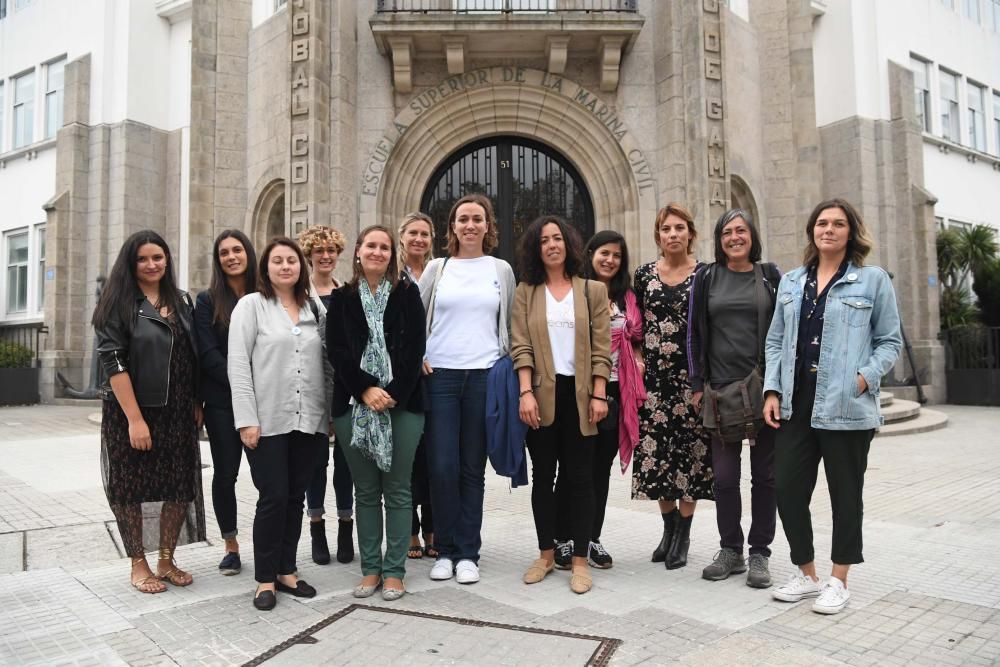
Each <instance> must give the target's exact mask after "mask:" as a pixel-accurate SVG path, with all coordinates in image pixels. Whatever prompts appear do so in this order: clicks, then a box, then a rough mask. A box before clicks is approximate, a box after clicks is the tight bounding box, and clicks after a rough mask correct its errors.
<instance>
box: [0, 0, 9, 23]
mask: <svg viewBox="0 0 1000 667" xmlns="http://www.w3.org/2000/svg"><path fill="white" fill-rule="evenodd" d="M6 16H7V0H0V19H2V18H5V17H6Z"/></svg>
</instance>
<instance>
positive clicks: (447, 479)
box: [424, 368, 489, 563]
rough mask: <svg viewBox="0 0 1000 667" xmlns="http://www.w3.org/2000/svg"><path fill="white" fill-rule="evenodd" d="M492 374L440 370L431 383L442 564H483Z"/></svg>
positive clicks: (430, 446)
mask: <svg viewBox="0 0 1000 667" xmlns="http://www.w3.org/2000/svg"><path fill="white" fill-rule="evenodd" d="M488 373H489V370H488V369H476V370H453V369H448V368H435V369H434V372H433V373H431V374H430V375H428V376H426V378H425V384H424V387H425V390H426V392H427V409H426V412H425V414H426V417H427V426H426V430H425V434H426V437H425V439H424V440H425V442H424V444H425V446H426V448H427V468H428V472H429V474H430V490H431V506H432V508H433V509H434V546H435V547H436V548H437V550H438V552H439V553H440V556H439V557H440V558H451V559H452V560H471V561H472V562H474V563H478V562H479V548H480V547H481V546H482V539H481V537H480V534H479V532H480V530H481V529H482V527H483V491H484V488H485V480H486V377H487V375H488Z"/></svg>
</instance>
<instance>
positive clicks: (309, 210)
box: [285, 0, 339, 236]
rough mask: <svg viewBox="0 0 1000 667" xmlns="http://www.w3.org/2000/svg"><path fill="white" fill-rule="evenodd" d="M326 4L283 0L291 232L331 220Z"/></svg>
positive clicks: (320, 0)
mask: <svg viewBox="0 0 1000 667" xmlns="http://www.w3.org/2000/svg"><path fill="white" fill-rule="evenodd" d="M330 4H331V3H328V2H326V1H325V0H291V1H290V2H289V3H288V20H289V22H290V23H289V33H290V36H291V45H290V49H289V83H290V87H291V90H290V100H291V103H290V108H289V113H290V114H291V136H290V137H289V141H288V148H289V174H288V181H287V183H288V189H287V192H288V195H287V196H286V197H285V206H286V207H287V209H288V216H287V219H288V224H289V232H290V233H291V234H292V235H293V236H296V235H298V233H299V232H301V231H302V230H303V229H305V228H306V227H309V226H311V225H317V224H322V225H328V224H330V223H331V216H330V157H331V154H330V103H331V97H330V45H329V44H327V43H326V40H327V39H328V38H329V35H330V29H329V26H330V11H331V10H330ZM338 4H339V3H338Z"/></svg>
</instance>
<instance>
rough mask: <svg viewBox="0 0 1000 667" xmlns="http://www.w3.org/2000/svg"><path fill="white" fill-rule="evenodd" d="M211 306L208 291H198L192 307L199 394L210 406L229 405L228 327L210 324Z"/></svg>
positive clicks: (225, 407) (230, 399)
mask: <svg viewBox="0 0 1000 667" xmlns="http://www.w3.org/2000/svg"><path fill="white" fill-rule="evenodd" d="M214 310H215V306H214V304H213V302H212V295H211V294H210V293H209V292H208V290H205V291H204V292H202V293H201V294H199V295H198V300H197V302H196V304H195V308H194V333H195V337H196V338H197V339H198V361H199V362H200V367H201V398H202V399H203V400H204V401H205V405H208V406H211V407H213V408H223V409H227V410H232V409H233V396H232V393H231V392H230V389H229V373H228V372H227V370H226V364H227V360H228V359H229V327H228V326H223V325H221V324H213V323H212V316H213V313H214Z"/></svg>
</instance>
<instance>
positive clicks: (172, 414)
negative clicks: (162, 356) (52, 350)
mask: <svg viewBox="0 0 1000 667" xmlns="http://www.w3.org/2000/svg"><path fill="white" fill-rule="evenodd" d="M167 322H168V323H169V325H170V330H171V332H172V333H173V337H174V342H173V346H172V349H171V354H170V375H169V378H170V382H169V384H168V387H167V403H166V405H164V406H163V407H142V408H141V411H142V416H143V419H145V421H146V425H147V426H148V427H149V433H150V437H151V439H152V442H153V447H152V449H150V450H149V451H140V450H137V449H133V447H132V445H131V443H130V441H129V435H128V418H126V416H125V413H124V411H123V410H122V409H121V406H120V405H119V404H118V401H116V400H105V401H104V406H103V410H102V415H101V468H102V473H103V477H104V491H105V493H106V495H107V497H108V504H109V505H110V506H111V511H112V512H113V513H114V514H115V518H116V519H117V521H118V529H119V531H120V533H121V536H122V541H123V543H124V545H125V550H126V552H127V554H128V555H129V556H136V555H139V554H141V553H142V551H143V550H144V548H146V549H150V548H156V546H157V545H158V544H159V542H160V530H159V524H160V522H161V521H163V522H169V523H170V524H172V525H171V526H170V528H169V529H168V530H167V533H168V534H169V539H170V540H173V539H174V536H175V535H177V533H176V532H175V531H176V530H178V529H179V528H186V530H181V534H180V536H179V543H180V544H187V543H190V542H197V541H202V540H204V539H205V507H204V498H203V494H202V488H201V452H200V449H199V446H198V434H197V431H196V429H195V422H194V404H195V394H194V389H195V357H194V349H193V348H192V345H191V341H190V340H189V339H188V336H187V334H186V332H185V331H184V328H183V327H182V326H180V325H179V324H178V323H177V318H176V317H172V318H170V319H168V320H167ZM177 522H180V524H181V525H180V526H179V527H177V526H176V524H177ZM160 546H169V545H160Z"/></svg>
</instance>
